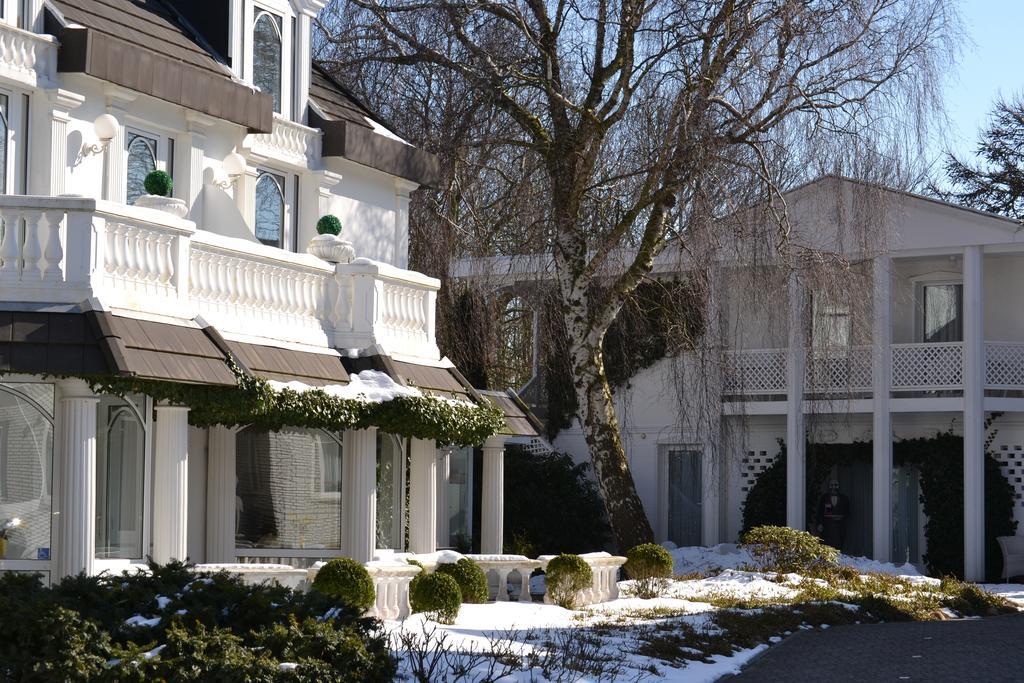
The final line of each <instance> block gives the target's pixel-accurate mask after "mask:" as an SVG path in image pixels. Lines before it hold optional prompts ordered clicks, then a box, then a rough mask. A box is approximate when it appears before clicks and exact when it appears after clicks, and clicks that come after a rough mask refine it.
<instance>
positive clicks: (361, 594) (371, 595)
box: [313, 557, 377, 612]
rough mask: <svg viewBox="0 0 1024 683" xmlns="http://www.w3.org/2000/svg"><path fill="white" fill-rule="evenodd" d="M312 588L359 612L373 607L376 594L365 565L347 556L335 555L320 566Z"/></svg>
mask: <svg viewBox="0 0 1024 683" xmlns="http://www.w3.org/2000/svg"><path fill="white" fill-rule="evenodd" d="M313 588H314V589H315V590H318V591H320V592H321V593H323V594H324V595H329V596H331V597H332V598H337V599H338V600H340V601H341V602H343V603H344V604H346V605H348V606H349V607H353V608H355V609H357V610H359V611H360V612H365V611H366V610H368V609H370V608H371V607H373V603H374V601H375V600H376V599H377V594H376V592H375V591H374V589H373V579H371V578H370V573H369V572H368V571H366V567H364V566H363V565H361V564H360V563H358V562H356V561H355V560H353V559H352V558H349V557H336V558H334V559H333V560H330V561H329V562H328V563H327V564H325V565H324V566H323V567H321V568H320V571H318V572H317V574H316V578H315V579H313Z"/></svg>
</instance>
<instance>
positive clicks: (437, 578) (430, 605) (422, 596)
mask: <svg viewBox="0 0 1024 683" xmlns="http://www.w3.org/2000/svg"><path fill="white" fill-rule="evenodd" d="M409 604H410V606H411V607H412V611H413V612H414V613H415V612H423V613H424V614H426V615H427V617H429V618H430V619H433V620H434V621H436V622H438V623H441V624H454V623H455V617H457V616H459V605H460V604H462V593H461V592H459V584H458V583H456V582H455V579H453V578H452V577H451V576H450V575H448V574H445V573H441V572H434V573H433V574H427V573H425V572H424V573H421V574H419V576H417V577H416V578H414V579H413V580H412V583H410V584H409Z"/></svg>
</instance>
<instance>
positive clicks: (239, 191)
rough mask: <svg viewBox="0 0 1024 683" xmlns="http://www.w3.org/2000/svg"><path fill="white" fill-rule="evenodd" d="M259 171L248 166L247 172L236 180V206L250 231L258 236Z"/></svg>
mask: <svg viewBox="0 0 1024 683" xmlns="http://www.w3.org/2000/svg"><path fill="white" fill-rule="evenodd" d="M258 173H259V171H258V170H257V169H256V167H254V166H250V165H247V166H246V167H245V172H244V173H243V174H242V175H241V176H239V177H238V178H237V179H236V180H235V188H234V192H235V205H236V206H237V207H238V212H239V213H240V214H242V219H243V220H244V221H245V224H246V225H247V226H249V230H250V231H251V232H252V233H253V234H254V235H255V234H256V176H257V174H258Z"/></svg>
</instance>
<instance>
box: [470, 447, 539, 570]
mask: <svg viewBox="0 0 1024 683" xmlns="http://www.w3.org/2000/svg"><path fill="white" fill-rule="evenodd" d="M483 451H484V458H483V460H484V472H483V491H482V492H481V498H480V552H481V553H483V554H484V555H500V554H501V553H502V552H503V547H504V546H503V543H504V536H503V534H504V517H505V500H504V495H505V491H504V489H505V438H504V437H501V436H492V437H491V438H489V439H487V441H486V442H485V443H484V447H483ZM555 523H557V521H556V522H555Z"/></svg>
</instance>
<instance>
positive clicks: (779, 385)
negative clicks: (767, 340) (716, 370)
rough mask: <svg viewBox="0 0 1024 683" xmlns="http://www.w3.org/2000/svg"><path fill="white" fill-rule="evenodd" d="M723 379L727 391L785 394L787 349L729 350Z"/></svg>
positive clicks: (733, 392)
mask: <svg viewBox="0 0 1024 683" xmlns="http://www.w3.org/2000/svg"><path fill="white" fill-rule="evenodd" d="M722 380H723V390H724V392H725V393H726V394H746V395H771V394H785V393H786V350H785V349H756V350H750V351H731V352H728V353H727V354H726V359H725V372H724V373H723V377H722Z"/></svg>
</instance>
